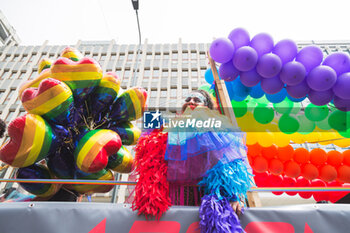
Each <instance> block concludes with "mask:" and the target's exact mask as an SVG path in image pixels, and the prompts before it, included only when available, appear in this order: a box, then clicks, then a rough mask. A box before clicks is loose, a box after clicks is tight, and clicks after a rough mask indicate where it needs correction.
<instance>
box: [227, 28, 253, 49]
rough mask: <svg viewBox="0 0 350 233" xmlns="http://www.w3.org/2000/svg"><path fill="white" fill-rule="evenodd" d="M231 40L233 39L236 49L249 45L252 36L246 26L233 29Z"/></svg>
mask: <svg viewBox="0 0 350 233" xmlns="http://www.w3.org/2000/svg"><path fill="white" fill-rule="evenodd" d="M228 38H229V40H231V41H232V43H233V45H234V46H235V48H236V49H238V48H240V47H242V46H247V45H249V42H250V36H249V33H248V31H247V30H245V29H244V28H236V29H233V30H232V31H231V32H230V34H229V35H228Z"/></svg>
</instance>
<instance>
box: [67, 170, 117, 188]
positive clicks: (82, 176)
mask: <svg viewBox="0 0 350 233" xmlns="http://www.w3.org/2000/svg"><path fill="white" fill-rule="evenodd" d="M76 178H77V179H79V180H98V181H100V180H101V181H102V180H107V181H113V180H114V176H113V173H112V172H111V171H110V170H109V169H102V170H101V171H99V172H96V173H90V174H88V173H83V172H78V173H77V177H76ZM66 187H67V188H68V189H72V190H75V191H77V192H78V193H80V194H85V193H106V192H109V191H111V190H112V189H113V187H114V186H113V185H98V184H74V185H66Z"/></svg>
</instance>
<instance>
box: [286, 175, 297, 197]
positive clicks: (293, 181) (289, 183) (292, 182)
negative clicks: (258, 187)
mask: <svg viewBox="0 0 350 233" xmlns="http://www.w3.org/2000/svg"><path fill="white" fill-rule="evenodd" d="M296 183H297V180H296V179H295V178H291V177H288V176H285V177H284V178H283V186H284V187H295V186H296ZM286 193H287V195H289V196H294V195H296V194H297V192H286Z"/></svg>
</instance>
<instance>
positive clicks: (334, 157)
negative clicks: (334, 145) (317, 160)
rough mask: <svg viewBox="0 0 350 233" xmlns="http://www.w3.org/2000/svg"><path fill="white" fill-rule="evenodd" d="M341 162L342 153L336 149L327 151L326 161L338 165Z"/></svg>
mask: <svg viewBox="0 0 350 233" xmlns="http://www.w3.org/2000/svg"><path fill="white" fill-rule="evenodd" d="M342 162H343V154H342V153H340V152H339V151H336V150H331V151H329V152H328V153H327V163H328V164H330V165H332V166H334V167H339V166H340V165H341V163H342Z"/></svg>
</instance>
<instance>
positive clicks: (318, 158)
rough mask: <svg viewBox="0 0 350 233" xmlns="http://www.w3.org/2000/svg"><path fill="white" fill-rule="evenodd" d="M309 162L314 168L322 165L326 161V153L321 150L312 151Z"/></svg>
mask: <svg viewBox="0 0 350 233" xmlns="http://www.w3.org/2000/svg"><path fill="white" fill-rule="evenodd" d="M310 161H311V163H312V164H314V165H316V166H320V165H324V164H325V163H326V161H327V153H326V152H325V151H324V150H323V149H321V148H316V149H313V150H312V151H311V152H310Z"/></svg>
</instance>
